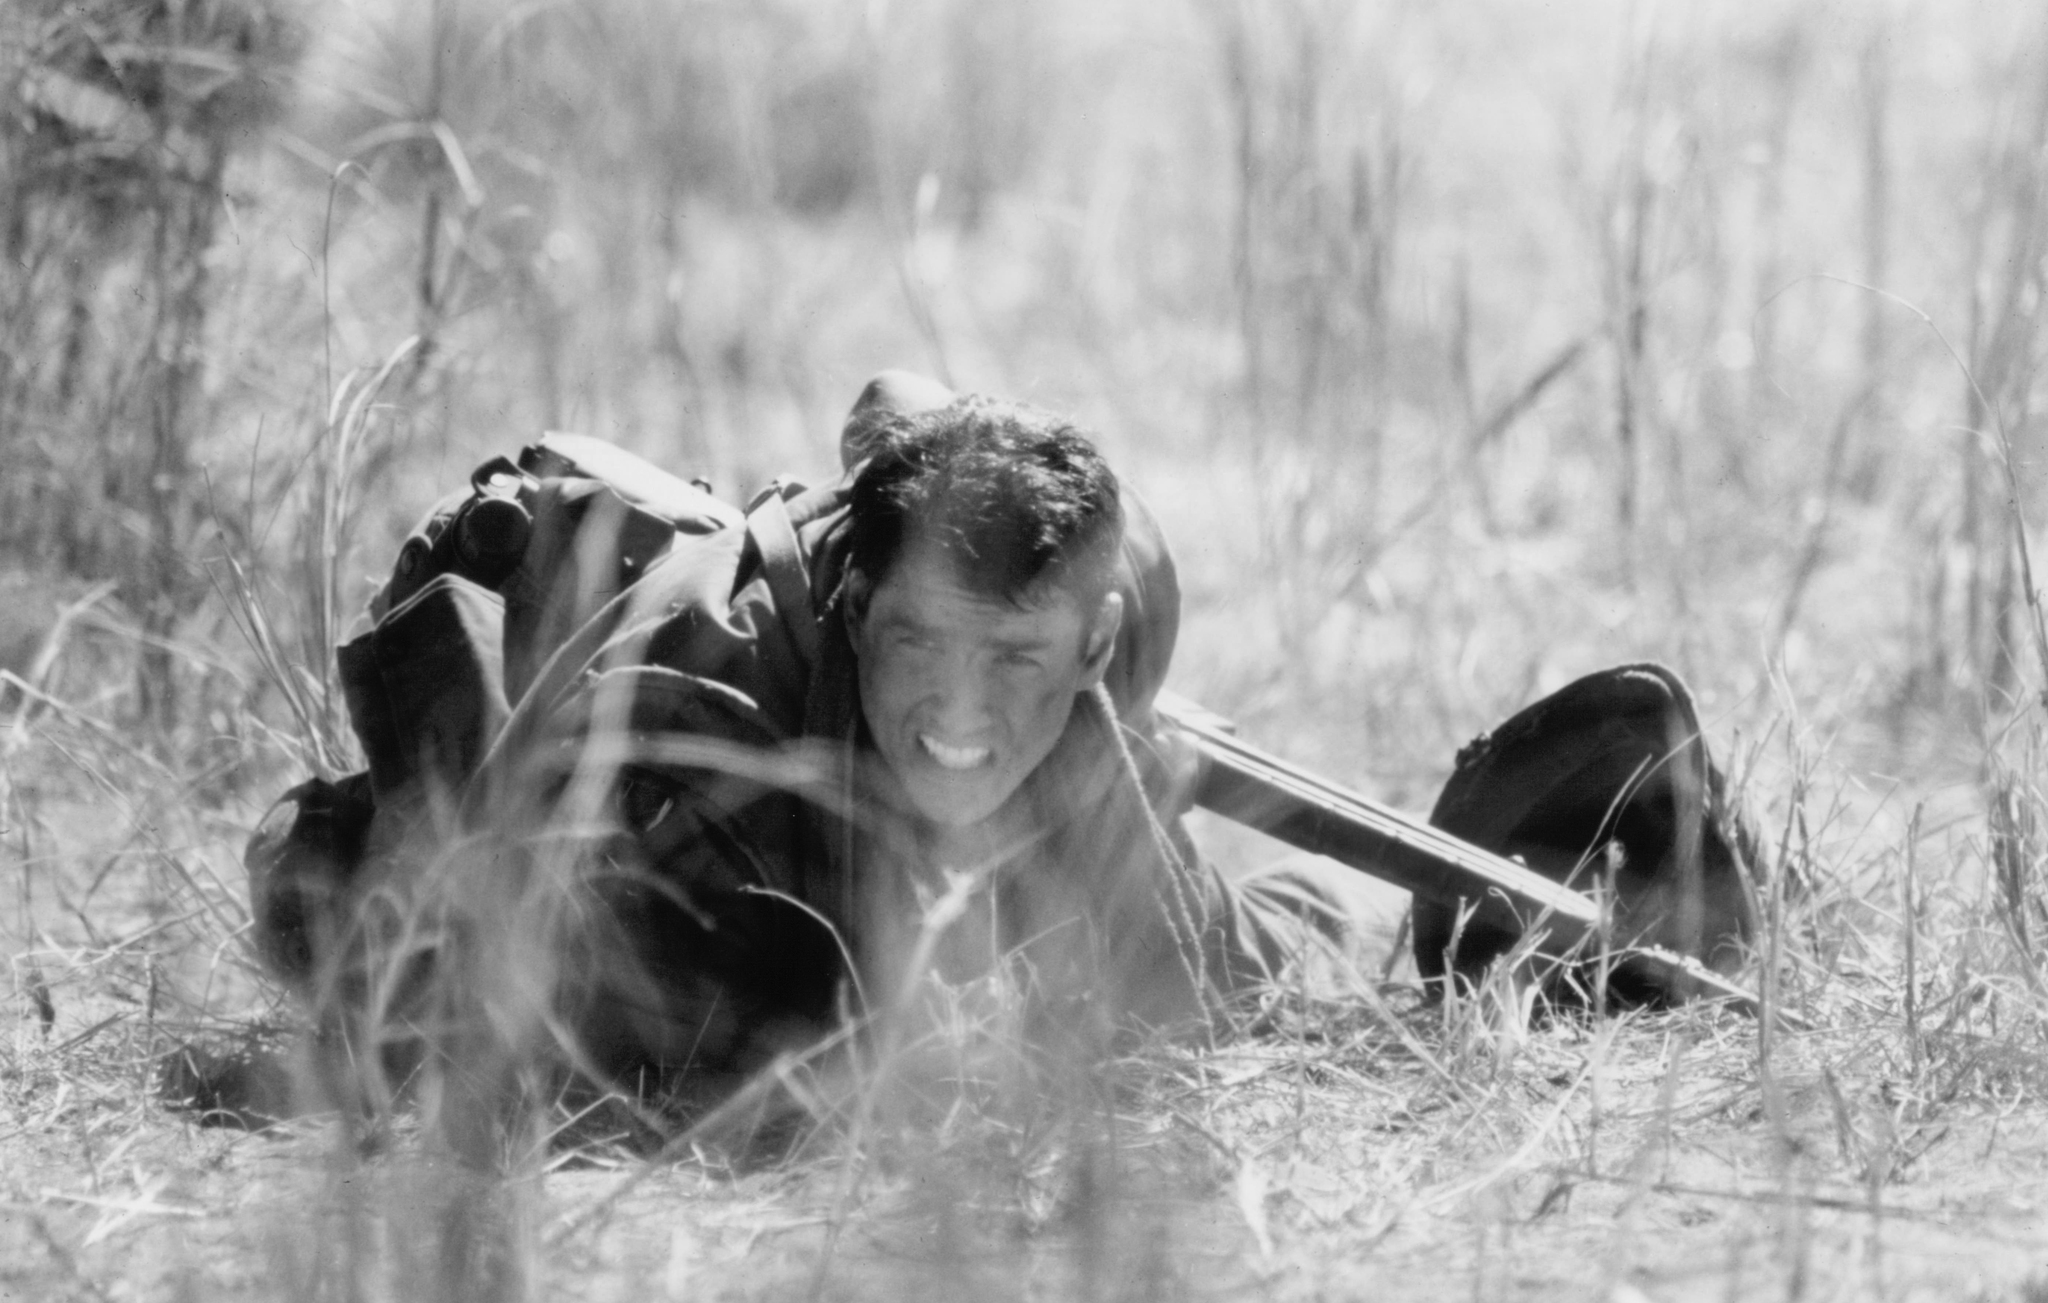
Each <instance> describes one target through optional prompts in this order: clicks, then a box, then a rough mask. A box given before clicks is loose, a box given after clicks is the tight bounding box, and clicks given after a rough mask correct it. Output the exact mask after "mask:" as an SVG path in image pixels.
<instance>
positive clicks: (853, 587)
mask: <svg viewBox="0 0 2048 1303" xmlns="http://www.w3.org/2000/svg"><path fill="white" fill-rule="evenodd" d="M874 595H875V589H874V585H873V584H870V583H869V582H868V577H867V576H866V575H864V574H862V573H861V572H860V571H858V570H849V571H847V572H846V588H845V591H844V593H843V594H842V596H841V598H840V602H839V613H840V615H841V616H842V617H844V618H845V620H846V640H847V641H848V642H850V643H852V644H853V650H854V652H855V654H856V655H858V654H859V652H860V633H861V626H862V625H864V624H866V623H867V618H868V601H869V599H870V598H872V597H873V596H874Z"/></svg>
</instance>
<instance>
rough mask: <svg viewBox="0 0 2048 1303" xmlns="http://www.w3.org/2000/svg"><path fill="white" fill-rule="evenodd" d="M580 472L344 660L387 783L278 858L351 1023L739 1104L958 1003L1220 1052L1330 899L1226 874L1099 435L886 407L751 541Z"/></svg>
mask: <svg viewBox="0 0 2048 1303" xmlns="http://www.w3.org/2000/svg"><path fill="white" fill-rule="evenodd" d="M551 438H552V437H551ZM564 448H568V449H569V453H568V454H565V453H564V452H563V449H564ZM575 451H576V449H575V448H574V447H572V446H571V445H570V444H568V443H565V442H559V441H558V442H556V443H555V444H554V445H553V446H552V449H550V448H549V447H548V445H546V444H545V443H544V445H543V446H541V447H540V448H537V449H529V450H528V454H527V456H526V457H524V458H523V459H522V461H521V463H520V464H519V466H517V467H513V466H512V465H511V464H510V463H503V462H501V463H497V464H496V465H495V468H494V467H493V466H487V467H485V468H484V469H483V470H480V471H479V473H478V478H477V481H476V485H477V487H476V489H475V492H474V493H472V494H469V495H458V497H457V498H456V499H451V500H450V502H448V503H444V504H443V506H442V507H441V508H437V510H436V512H435V513H434V515H433V516H432V517H430V519H429V521H428V522H427V524H426V525H424V526H423V527H422V528H421V530H420V531H419V533H418V534H417V535H416V536H415V538H414V539H413V540H411V541H410V542H409V543H408V545H407V550H406V552H405V553H404V554H403V555H402V557H401V562H400V566H399V569H398V573H397V574H395V575H394V577H393V580H392V582H391V584H390V585H389V586H388V587H387V588H386V590H385V591H384V592H383V593H382V594H380V596H379V598H378V599H377V601H376V602H375V603H373V607H372V613H373V616H374V617H375V620H374V625H373V627H372V628H371V629H369V630H368V631H367V632H365V633H364V634H362V636H361V637H359V638H357V639H356V640H355V641H353V642H351V643H350V644H349V645H348V646H346V647H344V648H343V649H342V651H341V665H342V670H343V678H344V681H345V684H346V686H347V689H348V694H349V699H350V707H351V716H352V720H353V722H354V724H355V726H356V731H357V733H358V735H359V737H361V738H362V740H363V743H364V747H365V751H366V753H367V754H368V757H369V760H370V771H369V773H368V774H367V775H356V776H353V777H351V778H347V779H343V780H341V781H340V782H338V783H322V782H318V781H316V782H313V783H308V784H305V785H303V786H302V787H300V788H297V789H294V791H293V792H292V793H291V794H289V796H288V798H287V800H285V801H283V802H281V803H280V806H279V809H278V811H277V812H276V813H274V814H273V816H272V818H271V819H270V820H269V821H267V822H266V825H265V828H264V830H263V831H261V832H259V833H258V835H257V837H256V839H255V841H254V842H253V843H252V846H251V851H250V857H249V862H250V868H251V882H252V893H253V895H254V899H255V905H256V909H255V913H256V917H257V927H258V942H259V948H260V949H261V951H262V952H263V954H264V955H265V956H266V958H267V959H268V961H269V963H270V965H271V967H272V968H273V970H274V971H276V972H278V973H279V974H280V975H281V976H282V977H284V978H285V979H286V981H287V982H288V983H289V984H290V985H292V986H294V987H296V988H297V989H298V990H299V991H300V993H301V994H302V995H304V996H306V997H307V998H308V999H309V1000H310V1001H311V1002H312V1003H313V1004H314V1006H315V1008H316V1009H318V1010H325V1011H327V1013H328V1014H329V1015H331V1016H329V1017H326V1018H325V1019H324V1021H327V1022H331V1023H333V1024H334V1025H335V1026H337V1027H342V1028H349V1027H353V1028H354V1029H355V1030H354V1031H353V1032H348V1031H342V1032H338V1033H337V1034H338V1035H343V1036H347V1035H354V1036H356V1037H358V1038H361V1037H364V1036H370V1037H373V1038H374V1037H376V1036H380V1035H384V1034H385V1033H384V1032H381V1031H379V1030H377V1029H375V1028H372V1029H370V1030H368V1031H365V1030H364V1028H365V1026H366V1024H365V1022H364V1017H363V1016H364V1013H365V1011H366V1010H367V1011H371V1012H374V1013H375V1014H376V1015H377V1018H378V1020H379V1026H381V1027H389V1026H390V1025H391V1024H392V1023H393V1022H398V1023H402V1024H403V1025H404V1026H405V1027H406V1028H408V1029H417V1028H420V1027H430V1026H431V1025H433V1024H434V1023H435V1017H434V1016H433V1015H432V1014H430V1013H429V1012H427V1011H426V1010H427V1005H428V1004H431V1001H425V1002H424V1003H423V999H424V998H423V997H421V996H420V995H419V992H421V991H424V990H429V989H434V988H436V987H437V986H438V987H440V988H443V989H445V988H449V987H454V988H459V989H462V990H465V991H466V992H467V993H468V994H467V996H466V998H468V999H470V1000H471V1001H472V1002H473V1005H474V1007H476V1008H481V1009H483V1010H484V1013H483V1021H485V1022H488V1023H492V1024H494V1025H503V1024H505V1023H506V1022H507V1021H510V1020H513V1019H511V1016H510V1015H508V1014H507V1013H506V1012H505V1010H506V1008H508V1007H510V1006H511V1005H513V1004H516V1003H517V1002H518V1001H519V1000H520V999H522V998H523V999H526V1001H527V1003H528V1005H530V1006H536V1007H538V1008H540V1009H541V1012H540V1013H539V1014H538V1015H537V1016H536V1017H535V1018H534V1019H532V1021H533V1022H534V1025H535V1026H538V1027H542V1028H544V1029H545V1030H546V1034H547V1036H548V1037H551V1038H552V1040H553V1042H554V1043H555V1047H556V1048H557V1049H560V1050H562V1051H564V1052H565V1053H566V1054H567V1055H568V1058H569V1060H570V1061H571V1062H572V1063H573V1064H574V1066H575V1067H577V1068H578V1069H579V1070H580V1071H581V1072H583V1073H584V1074H585V1075H586V1076H590V1077H594V1078H596V1079H597V1080H599V1081H601V1082H603V1083H605V1084H610V1085H628V1086H630V1085H633V1084H635V1083H638V1084H645V1083H649V1082H652V1081H667V1082H672V1081H675V1080H677V1079H679V1078H693V1079H695V1080H697V1081H699V1082H713V1083H719V1084H720V1087H721V1088H723V1086H724V1085H729V1084H730V1083H732V1082H734V1081H736V1080H738V1079H739V1078H741V1077H742V1076H744V1075H745V1074H747V1073H750V1072H752V1071H754V1070H756V1069H758V1068H759V1067H760V1066H761V1065H762V1064H763V1063H765V1062H766V1061H767V1060H768V1059H769V1058H770V1057H771V1056H772V1055H774V1054H775V1053H777V1052H779V1051H782V1050H787V1049H790V1048H793V1047H797V1046H800V1045H802V1044H804V1043H806V1042H807V1041H809V1040H813V1039H815V1038H817V1037H818V1036H820V1035H822V1034H823V1033H824V1032H825V1031H826V1030H827V1029H828V1028H829V1027H830V1026H832V1025H833V1024H834V1023H835V1022H837V1021H838V1020H839V1019H840V1018H842V1017H843V1016H844V1015H845V1013H846V1012H848V1011H849V1010H865V1011H870V1012H873V1011H879V1010H883V1009H886V1008H888V1007H890V1006H891V1005H892V1004H893V1003H894V1002H896V1001H897V1000H898V999H899V998H900V997H901V993H902V992H903V991H904V990H905V989H906V986H907V984H909V983H911V982H913V981H915V980H918V979H921V978H922V977H923V976H924V975H926V974H932V975H936V976H937V977H939V978H940V979H942V980H944V981H946V982H949V983H955V984H961V983H969V982H973V981H976V980H979V979H982V978H985V977H989V976H991V975H1000V976H1001V977H1002V978H1004V979H1006V980H1011V981H1014V982H1015V983H1016V984H1017V985H1018V986H1019V987H1021V988H1022V989H1024V990H1026V991H1027V992H1028V996H1029V998H1028V1004H1029V1006H1030V1007H1031V1009H1032V1010H1033V1013H1032V1017H1033V1019H1034V1025H1036V1026H1038V1027H1041V1028H1044V1029H1046V1030H1048V1031H1049V1032H1050V1031H1059V1032H1064V1033H1072V1032H1073V1030H1074V1029H1075V1028H1077V1027H1088V1028H1095V1029H1098V1030H1100V1031H1101V1032H1102V1033H1103V1034H1105V1035H1111V1034H1121V1033H1128V1032H1140V1031H1144V1030H1148V1029H1189V1028H1194V1029H1203V1028H1209V1027H1213V1026H1214V1025H1215V1020H1216V1019H1217V1018H1218V1017H1219V1016H1222V1015H1224V1014H1225V1013H1226V1011H1227V1009H1228V1007H1229V1006H1230V1005H1231V1003H1232V1001H1233V999H1237V998H1240V997H1242V996H1243V995H1244V994H1245V993H1246V992H1247V991H1249V990H1252V989H1254V988H1255V987H1257V986H1258V985H1259V983H1260V982H1261V981H1262V979H1264V978H1267V977H1269V976H1270V975H1271V974H1272V973H1273V972H1274V971H1275V968H1276V966H1277V965H1278V964H1279V963H1281V962H1282V961H1283V960H1284V958H1285V957H1286V956H1287V954H1288V953H1289V952H1290V951H1291V950H1293V949H1295V948H1297V947H1299V946H1300V945H1301V944H1303V942H1304V940H1305V937H1306V933H1305V932H1304V930H1303V929H1302V928H1301V926H1300V925H1299V922H1298V920H1299V919H1300V918H1301V917H1303V915H1304V910H1305V911H1306V912H1307V913H1308V914H1310V915H1313V914H1315V912H1316V911H1317V910H1319V909H1326V908H1327V902H1324V901H1322V900H1320V899H1319V898H1318V897H1317V896H1316V894H1315V893H1314V892H1313V891H1312V890H1311V891H1306V892H1304V891H1303V890H1302V889H1301V888H1300V887H1299V886H1289V887H1282V886H1280V885H1279V884H1273V885H1271V886H1269V887H1265V888H1262V887H1259V886H1253V887H1249V888H1247V887H1245V886H1243V885H1241V884H1238V883H1233V882H1230V881H1228V880H1226V879H1224V878H1222V877H1221V876H1220V875H1219V874H1217V873H1216V872H1215V871H1214V870H1213V869H1211V868H1210V867H1209V866H1207V865H1206V864H1205V863H1203V862H1202V861H1201V860H1200V859H1199V858H1198V857H1196V856H1195V855H1194V853H1193V848H1192V845H1191V843H1190V842H1189V840H1188V838H1187V836H1186V835H1185V833H1184V831H1183V830H1182V828H1181V826H1180V822H1179V816H1180V814H1181V813H1182V812H1183V811H1184V810H1185V809H1186V806H1187V801H1188V798H1187V783H1188V778H1189V770H1190V766H1189V764H1188V763H1187V761H1186V760H1185V759H1184V758H1182V757H1181V756H1179V754H1178V753H1177V752H1176V750H1175V748H1174V744H1173V742H1172V741H1171V735H1170V734H1167V733H1166V732H1165V730H1162V729H1160V728H1159V727H1158V726H1157V725H1156V723H1155V720H1154V717H1153V700H1154V697H1155V694H1156V693H1157V692H1158V691H1159V689H1160V687H1161V684H1162V682H1163V680H1164V678H1165V676H1166V672H1167V667H1168V664H1169V661H1170V659H1171V656H1172V652H1173V644H1174V639H1175V635H1176V631H1177V626H1178V621H1179V590H1178V586H1177V583H1176V580H1175V574H1174V567H1173V562H1172V560H1171V558H1170V556H1169V554H1168V552H1167V548H1166V545H1165V542H1164V539H1163V537H1162V536H1161V534H1160V531H1159V528H1158V525H1157V523H1156V522H1155V521H1154V520H1153V518H1152V516H1151V515H1150V513H1149V512H1147V511H1146V509H1145V508H1144V507H1143V505H1142V504H1141V503H1140V502H1139V501H1138V500H1137V499H1136V498H1135V497H1134V496H1133V495H1131V494H1130V493H1128V492H1127V491H1126V490H1124V489H1123V488H1122V487H1121V486H1120V485H1119V483H1118V481H1117V479H1116V477H1115V476H1114V475H1113V474H1112V473H1111V471H1110V469H1109V467H1108V466H1107V465H1106V464H1105V463H1104V461H1103V459H1102V458H1101V456H1100V455H1099V454H1098V452H1097V451H1096V449H1095V447H1094V446H1093V443H1092V441H1091V440H1090V439H1089V438H1088V437H1087V436H1086V435H1085V434H1084V433H1083V432H1082V431H1080V430H1079V429H1077V428H1075V427H1074V426H1073V425H1071V424H1069V423H1068V422H1066V421H1063V420H1061V419H1059V418H1057V417H1054V416H1051V415H1049V414H1047V413H1044V412H1041V411H1037V410H1035V409H1032V408H1029V407H1026V406H1022V405H1018V404H1014V403H1008V402H1000V401H995V400H991V399H987V398H979V397H955V396H954V395H952V394H951V393H949V392H947V391H945V390H943V389H940V388H939V387H938V386H936V385H933V384H931V383H930V382H927V381H918V380H915V379H911V378H905V377H883V378H882V379H880V380H878V381H877V382H876V383H875V384H873V385H870V386H869V389H868V391H867V392H866V393H865V394H864V395H863V396H862V399H861V402H860V403H859V404H858V405H857V406H856V408H855V409H854V412H853V415H852V417H851V418H850V420H849V422H848V425H847V429H846V432H845V436H844V440H843V448H842V457H843V460H844V462H845V463H846V471H845V474H844V475H843V476H842V477H841V478H840V479H839V480H837V481H836V482H834V483H832V484H830V485H827V486H825V487H822V488H818V489H812V490H803V489H800V488H795V487H784V486H781V485H778V486H776V487H775V488H773V489H771V490H769V491H766V492H764V493H763V494H762V495H761V496H760V497H758V498H757V499H756V500H755V502H754V503H753V504H752V505H751V507H750V508H749V510H748V511H747V512H746V513H744V514H741V513H739V512H736V511H734V510H733V509H732V508H730V507H727V506H725V505H723V504H721V503H719V502H718V501H717V500H716V499H713V498H711V497H709V495H708V494H704V493H702V492H701V491H699V490H696V489H693V488H691V487H690V486H686V485H682V484H680V483H679V482H676V481H672V480H669V479H667V477H662V476H660V473H659V472H656V471H653V469H652V468H651V467H645V466H644V464H642V463H636V462H633V461H631V460H630V459H628V460H626V461H615V460H611V459H609V453H610V452H613V451H615V450H606V452H607V456H603V457H593V458H586V459H583V460H580V461H579V460H578V459H577V458H576V457H575V456H574V455H573V454H574V453H575ZM585 451H589V450H588V449H585ZM599 463H601V464H599ZM657 477H659V478H657ZM480 502H481V503H485V504H486V505H487V506H489V507H490V508H491V510H490V512H489V513H487V514H488V515H489V516H490V517H491V520H492V522H493V523H491V524H490V526H489V528H488V529H486V528H484V527H483V526H481V525H479V524H477V521H478V520H480V519H482V516H481V515H480V513H481V512H482V511H483V508H480V507H479V505H478V504H479V503H480ZM501 502H511V503H515V504H517V506H518V507H519V509H520V513H519V514H523V516H524V518H525V519H524V522H523V523H522V522H521V521H520V520H519V519H517V518H516V517H515V513H512V512H510V511H509V510H507V509H504V508H502V507H499V506H498V505H497V504H498V503H501ZM508 521H509V522H510V526H507V524H506V522H508ZM465 530H467V531H468V532H469V534H474V535H477V537H469V536H467V535H466V534H465V533H464V531H465ZM407 558H410V560H408V559H407ZM479 937H490V938H492V939H494V940H496V941H498V942H500V943H501V944H499V945H497V946H496V947H495V949H494V953H496V954H497V955H499V956H500V958H499V960H498V961H497V963H496V964H495V966H492V967H491V968H490V971H489V972H485V971H483V970H481V969H478V968H477V967H476V964H475V962H474V960H473V958H472V959H467V960H465V959H463V958H462V955H463V948H464V944H465V943H464V940H463V939H464V938H469V939H470V940H469V942H468V943H467V944H468V946H469V950H470V951H471V952H476V951H479V950H480V949H483V948H484V947H480V946H479V945H478V944H477V942H476V938H479ZM507 938H518V940H517V941H507ZM456 973H460V974H466V976H462V977H460V978H450V977H449V976H448V975H449V974H456ZM436 974H439V975H440V976H439V977H437V976H436ZM443 979H446V980H443ZM521 989H525V990H526V991H527V994H526V995H525V996H520V995H519V994H518V992H519V991H520V990H521ZM533 990H539V991H540V992H541V994H540V995H538V996H534V995H532V991H533ZM435 1007H436V1008H440V1009H442V1010H443V1012H444V1013H445V1011H446V1007H447V1006H446V1005H445V1003H444V1004H443V1005H440V1006H435ZM451 1035H452V1033H451ZM429 1039H432V1033H431V1032H429ZM438 1044H439V1046H440V1048H441V1049H442V1050H443V1051H445V1052H447V1053H452V1054H457V1055H458V1056H459V1053H460V1051H459V1050H455V1049H451V1048H450V1046H451V1044H452V1041H451V1040H450V1037H449V1036H442V1037H441V1038H440V1040H439V1041H438ZM361 1048H362V1047H360V1046H359V1047H357V1051H356V1053H355V1055H354V1057H356V1058H358V1059H360V1058H361V1057H363V1056H362V1055H361V1053H360V1051H361ZM371 1057H375V1056H371Z"/></svg>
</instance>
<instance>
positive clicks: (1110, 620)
mask: <svg viewBox="0 0 2048 1303" xmlns="http://www.w3.org/2000/svg"><path fill="white" fill-rule="evenodd" d="M1123 624H1124V595H1123V594H1122V593H1119V592H1117V591H1116V590H1115V589H1113V588H1112V589H1110V590H1109V591H1108V592H1107V593H1104V594H1103V595H1102V605H1100V606H1098V607H1096V608H1095V619H1094V621H1093V622H1092V623H1091V624H1090V625H1089V627H1088V638H1087V641H1086V642H1084V643H1083V644H1082V647H1081V676H1082V677H1081V689H1082V691H1084V692H1086V691H1090V690H1092V689H1093V688H1094V687H1095V685H1096V684H1098V683H1100V682H1102V676H1103V675H1105V674H1107V673H1108V672H1109V660H1110V657H1112V656H1114V655H1115V654H1116V634H1117V630H1119V629H1121V628H1123Z"/></svg>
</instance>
